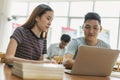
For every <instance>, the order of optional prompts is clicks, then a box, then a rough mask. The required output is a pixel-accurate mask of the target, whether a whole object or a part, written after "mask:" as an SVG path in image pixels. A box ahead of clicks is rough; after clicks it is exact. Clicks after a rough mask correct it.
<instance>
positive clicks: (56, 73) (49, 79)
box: [12, 62, 64, 80]
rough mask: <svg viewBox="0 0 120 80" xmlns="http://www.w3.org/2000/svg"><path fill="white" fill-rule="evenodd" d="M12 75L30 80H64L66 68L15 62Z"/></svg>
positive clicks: (54, 65)
mask: <svg viewBox="0 0 120 80" xmlns="http://www.w3.org/2000/svg"><path fill="white" fill-rule="evenodd" d="M12 73H13V74H14V75H16V76H18V77H21V78H23V79H28V80H33V79H34V80H62V79H63V75H64V67H63V65H59V64H51V63H49V64H47V63H43V64H38V63H37V64H36V63H26V62H14V66H13V68H12Z"/></svg>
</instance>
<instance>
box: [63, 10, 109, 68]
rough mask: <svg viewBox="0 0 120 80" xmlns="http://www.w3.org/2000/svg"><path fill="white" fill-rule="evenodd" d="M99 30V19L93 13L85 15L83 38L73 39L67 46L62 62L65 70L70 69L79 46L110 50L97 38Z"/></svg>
mask: <svg viewBox="0 0 120 80" xmlns="http://www.w3.org/2000/svg"><path fill="white" fill-rule="evenodd" d="M101 30H102V26H101V17H100V16H99V15H98V14H97V13H95V12H89V13H87V14H86V15H85V20H84V24H83V31H84V37H80V38H77V39H73V40H72V41H71V42H70V43H69V44H68V46H67V50H66V53H65V58H64V62H63V64H64V66H65V67H66V68H72V65H73V63H74V58H75V55H76V53H77V50H78V48H79V47H80V46H81V45H88V46H95V47H99V48H101V47H103V48H110V45H109V44H107V43H105V42H104V41H102V40H100V39H98V38H97V37H98V34H99V33H100V32H101Z"/></svg>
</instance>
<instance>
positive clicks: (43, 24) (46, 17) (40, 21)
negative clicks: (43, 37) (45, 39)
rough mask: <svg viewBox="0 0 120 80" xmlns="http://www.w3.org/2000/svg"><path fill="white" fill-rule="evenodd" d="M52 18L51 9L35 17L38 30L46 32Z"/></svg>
mask: <svg viewBox="0 0 120 80" xmlns="http://www.w3.org/2000/svg"><path fill="white" fill-rule="evenodd" d="M52 20H53V11H47V12H46V13H45V14H43V15H42V16H41V17H39V16H38V17H37V18H36V26H37V28H38V29H39V31H40V32H42V31H45V32H47V31H48V29H49V27H50V25H51V22H52Z"/></svg>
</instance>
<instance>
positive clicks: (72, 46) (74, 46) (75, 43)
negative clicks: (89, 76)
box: [65, 37, 110, 58]
mask: <svg viewBox="0 0 120 80" xmlns="http://www.w3.org/2000/svg"><path fill="white" fill-rule="evenodd" d="M83 45H87V43H86V42H85V39H84V37H80V38H76V39H72V40H71V41H70V42H69V43H68V45H67V49H66V52H65V54H72V55H73V56H74V58H75V56H76V53H77V50H78V48H79V47H80V46H83ZM95 47H98V48H110V45H109V44H107V43H105V42H104V41H102V40H100V39H98V43H97V44H96V45H95Z"/></svg>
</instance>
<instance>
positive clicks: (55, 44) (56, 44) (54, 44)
mask: <svg viewBox="0 0 120 80" xmlns="http://www.w3.org/2000/svg"><path fill="white" fill-rule="evenodd" d="M58 45H59V43H53V44H50V46H58Z"/></svg>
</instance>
